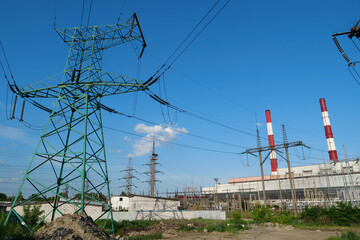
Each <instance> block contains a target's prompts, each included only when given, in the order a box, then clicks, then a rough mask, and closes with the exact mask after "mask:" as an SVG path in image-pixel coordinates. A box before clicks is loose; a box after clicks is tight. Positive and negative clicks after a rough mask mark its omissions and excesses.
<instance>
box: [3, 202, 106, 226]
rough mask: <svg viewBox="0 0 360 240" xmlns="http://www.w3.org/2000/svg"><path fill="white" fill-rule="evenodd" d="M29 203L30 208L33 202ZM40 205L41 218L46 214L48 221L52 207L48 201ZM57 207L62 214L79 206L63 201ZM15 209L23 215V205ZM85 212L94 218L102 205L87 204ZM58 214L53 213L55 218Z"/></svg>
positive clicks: (68, 212) (98, 214)
mask: <svg viewBox="0 0 360 240" xmlns="http://www.w3.org/2000/svg"><path fill="white" fill-rule="evenodd" d="M29 205H30V206H31V208H32V207H33V206H34V204H29ZM40 205H41V208H40V210H42V211H44V213H43V214H42V216H41V218H43V217H44V216H45V215H47V216H46V218H45V222H50V220H51V216H52V207H51V206H50V205H49V204H48V203H42V204H40ZM58 209H59V211H61V212H62V213H63V214H73V213H75V211H76V210H78V209H79V208H78V207H76V206H74V205H72V204H70V203H65V204H64V205H61V206H60V207H59V208H58ZM6 211H10V207H7V209H6ZM15 211H16V212H17V213H18V214H19V215H20V216H22V215H24V210H23V206H17V207H15ZM86 213H87V215H88V216H90V217H91V218H92V219H94V220H95V219H96V218H98V217H99V216H100V215H101V214H102V207H101V206H97V205H88V206H86ZM105 215H106V216H107V214H105ZM60 216H61V214H60V213H59V212H56V213H55V218H58V217H60Z"/></svg>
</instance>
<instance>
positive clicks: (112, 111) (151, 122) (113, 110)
mask: <svg viewBox="0 0 360 240" xmlns="http://www.w3.org/2000/svg"><path fill="white" fill-rule="evenodd" d="M100 107H101V108H102V109H104V110H105V111H108V112H110V113H114V114H118V115H121V116H125V117H128V118H133V119H136V120H139V121H142V122H146V123H149V124H152V125H160V124H159V123H155V122H153V121H149V120H145V119H143V118H140V117H135V116H130V115H128V114H125V113H122V112H118V111H116V110H115V109H112V108H109V107H107V106H105V105H103V104H100ZM172 130H174V131H176V132H179V133H182V134H186V135H189V136H192V137H196V138H199V139H203V140H207V141H210V142H215V143H219V144H223V145H226V146H233V147H239V148H244V149H246V148H248V147H245V146H241V145H237V144H233V143H229V142H223V141H220V140H215V139H211V138H207V137H202V136H199V135H195V134H192V133H188V132H186V131H182V130H179V129H176V128H172Z"/></svg>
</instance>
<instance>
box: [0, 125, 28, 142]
mask: <svg viewBox="0 0 360 240" xmlns="http://www.w3.org/2000/svg"><path fill="white" fill-rule="evenodd" d="M0 137H3V138H7V139H11V140H24V139H25V132H24V131H23V130H21V129H18V128H13V127H6V126H1V125H0Z"/></svg>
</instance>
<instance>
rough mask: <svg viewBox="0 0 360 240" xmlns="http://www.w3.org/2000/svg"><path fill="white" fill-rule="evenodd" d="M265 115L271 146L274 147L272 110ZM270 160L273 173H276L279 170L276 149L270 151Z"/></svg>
mask: <svg viewBox="0 0 360 240" xmlns="http://www.w3.org/2000/svg"><path fill="white" fill-rule="evenodd" d="M265 115H266V126H267V131H268V138H269V147H272V146H275V140H274V132H273V127H272V123H271V115H270V110H266V111H265ZM270 162H271V173H274V172H276V171H277V168H278V164H277V158H276V152H275V151H271V152H270Z"/></svg>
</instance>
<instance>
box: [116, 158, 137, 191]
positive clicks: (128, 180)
mask: <svg viewBox="0 0 360 240" xmlns="http://www.w3.org/2000/svg"><path fill="white" fill-rule="evenodd" d="M131 161H132V159H131V158H129V163H128V166H127V167H126V169H125V170H123V171H121V172H125V173H126V174H125V177H122V178H119V180H122V179H123V180H125V185H122V186H121V187H125V190H126V195H127V196H130V195H131V194H132V187H133V186H134V187H136V186H135V185H133V183H132V180H133V179H134V178H136V179H137V180H139V179H138V178H137V177H136V176H134V175H133V172H134V171H135V172H136V170H135V169H134V168H133V167H132V164H131Z"/></svg>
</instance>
